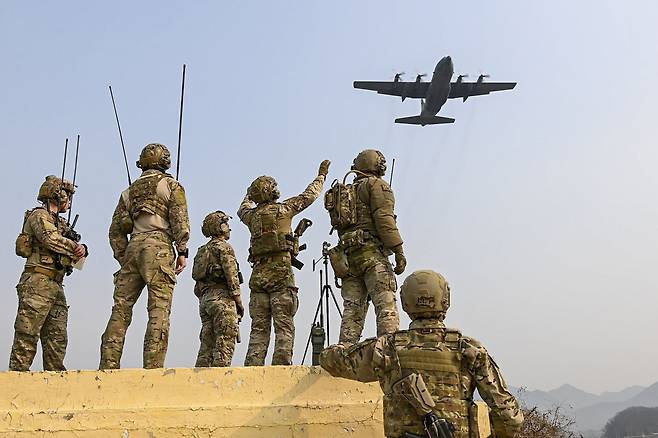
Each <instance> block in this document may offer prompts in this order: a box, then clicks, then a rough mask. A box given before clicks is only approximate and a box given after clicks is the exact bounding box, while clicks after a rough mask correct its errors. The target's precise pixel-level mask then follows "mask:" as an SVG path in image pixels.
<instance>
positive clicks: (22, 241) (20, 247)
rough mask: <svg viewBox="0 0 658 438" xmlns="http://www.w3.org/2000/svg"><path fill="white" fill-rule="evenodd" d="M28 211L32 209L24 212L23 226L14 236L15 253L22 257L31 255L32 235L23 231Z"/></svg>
mask: <svg viewBox="0 0 658 438" xmlns="http://www.w3.org/2000/svg"><path fill="white" fill-rule="evenodd" d="M30 213H32V210H28V211H26V212H25V218H24V219H23V228H21V233H20V234H19V235H18V237H16V255H17V256H19V257H23V258H28V257H29V256H31V255H32V236H30V235H29V234H27V233H26V232H25V224H26V223H27V218H28V216H29V215H30Z"/></svg>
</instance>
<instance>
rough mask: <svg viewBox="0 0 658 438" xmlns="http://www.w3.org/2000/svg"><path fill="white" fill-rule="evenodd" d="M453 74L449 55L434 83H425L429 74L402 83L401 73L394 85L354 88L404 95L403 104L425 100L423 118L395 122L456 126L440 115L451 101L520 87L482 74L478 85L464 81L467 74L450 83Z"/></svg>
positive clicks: (366, 83)
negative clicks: (410, 100)
mask: <svg viewBox="0 0 658 438" xmlns="http://www.w3.org/2000/svg"><path fill="white" fill-rule="evenodd" d="M453 74H454V69H453V66H452V59H451V58H450V57H449V56H446V57H444V58H442V59H441V60H440V61H439V62H438V64H436V68H435V69H434V74H433V75H432V80H431V81H430V82H423V81H422V79H423V77H424V76H425V75H420V74H419V75H417V76H416V80H415V81H414V82H404V81H401V80H400V76H402V75H403V73H397V74H396V75H395V79H394V80H393V82H390V81H389V82H377V81H355V82H354V88H359V89H361V90H371V91H376V92H377V93H378V94H388V95H390V96H400V97H401V98H402V101H403V102H404V99H406V98H407V97H409V98H414V99H421V101H420V108H421V109H420V114H419V115H417V116H411V117H402V118H399V119H395V123H405V124H409V125H422V126H425V125H438V124H443V123H454V121H455V119H451V118H450V117H441V116H437V115H436V113H438V112H439V110H440V109H441V107H442V106H443V104H444V103H446V101H447V100H448V99H454V98H458V97H461V98H462V99H463V100H464V102H466V99H468V98H469V97H471V96H481V95H484V94H489V93H491V92H492V91H501V90H511V89H512V88H514V87H515V86H516V82H484V78H487V77H488V76H487V75H480V76H479V77H478V80H477V81H476V82H464V81H463V78H465V77H466V75H459V76H458V77H457V81H455V82H450V81H451V80H452V75H453Z"/></svg>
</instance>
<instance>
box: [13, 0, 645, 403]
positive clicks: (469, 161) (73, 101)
mask: <svg viewBox="0 0 658 438" xmlns="http://www.w3.org/2000/svg"><path fill="white" fill-rule="evenodd" d="M657 21H658V3H656V2H655V1H650V0H647V1H623V2H622V1H616V2H610V1H601V0H596V1H594V0H592V1H578V2H574V1H566V0H560V1H551V2H528V1H520V0H519V1H497V2H467V3H463V2H461V3H460V2H454V1H453V2H443V1H411V2H400V1H399V0H398V1H381V0H380V1H358V2H355V1H332V2H327V1H304V2H290V1H278V2H265V1H263V2H214V1H203V2H202V1H199V2H163V1H157V2H156V1H142V2H134V1H113V2H89V1H68V2H46V1H38V2H22V1H4V2H2V3H1V4H0V36H1V38H0V49H1V51H2V54H3V56H2V58H3V68H2V69H1V70H0V83H1V84H2V96H1V98H0V131H1V132H2V143H3V157H4V169H5V170H4V173H3V184H4V186H5V189H4V192H5V198H6V201H10V202H5V211H4V214H3V215H2V218H1V219H0V225H1V228H2V230H4V231H3V233H1V234H0V247H2V248H5V251H4V252H3V255H2V256H1V257H2V258H1V261H2V263H1V264H0V273H1V277H2V278H3V281H4V289H5V293H4V294H2V295H0V308H1V309H2V311H1V312H2V313H1V315H0V333H2V334H1V335H0V357H2V356H3V355H4V357H5V359H4V360H5V362H3V364H6V363H7V362H8V357H9V351H10V348H11V342H12V336H13V322H14V318H15V312H16V303H17V300H16V293H15V289H14V286H15V284H16V282H17V280H18V277H19V275H20V272H21V269H22V265H23V262H24V260H22V259H19V258H18V257H16V256H15V255H14V251H13V247H14V239H15V237H16V234H17V233H18V232H19V229H20V226H21V223H22V220H23V212H24V211H25V210H26V209H28V208H31V207H33V206H34V205H35V204H36V201H35V197H36V193H37V190H38V187H39V184H40V183H41V181H42V180H43V177H44V176H45V175H47V174H59V173H60V172H61V167H60V166H61V161H62V149H63V145H64V139H65V137H67V136H68V137H71V138H74V137H75V135H76V134H80V135H81V136H82V145H81V153H80V168H79V172H78V183H79V190H78V193H77V195H76V198H75V212H77V213H80V215H81V218H80V221H79V231H80V232H81V233H82V234H83V237H84V241H85V242H86V243H87V244H88V245H89V248H90V252H91V255H90V257H89V260H88V262H87V265H86V267H85V270H84V271H83V272H77V273H75V275H74V276H71V277H69V278H67V279H66V293H67V299H68V303H69V305H70V313H69V348H68V354H67V358H66V364H67V366H68V367H69V368H71V369H75V368H95V367H97V366H98V360H99V342H100V335H101V333H102V332H103V330H104V328H105V325H106V323H107V319H108V317H109V314H110V309H111V306H112V290H113V286H112V273H113V272H114V271H115V270H117V269H118V265H117V264H116V262H115V261H114V259H113V258H112V254H111V250H110V247H109V244H108V241H107V229H108V226H109V223H110V218H111V215H112V211H113V209H114V207H115V205H116V201H117V198H118V195H119V193H120V192H121V191H122V190H123V189H124V188H125V187H126V175H125V169H124V168H123V166H124V165H123V157H122V155H121V149H120V145H119V139H118V134H117V131H116V125H115V121H114V114H113V112H112V106H111V102H110V98H109V94H108V90H107V86H108V84H112V87H113V89H114V92H115V97H116V99H117V106H118V109H119V116H120V118H121V122H122V128H123V132H124V137H125V140H126V145H127V149H128V155H129V162H130V163H131V172H132V174H133V177H135V176H136V175H137V174H138V173H137V169H136V168H135V167H134V161H135V159H136V158H137V155H138V154H139V151H140V149H141V148H142V147H143V146H144V145H145V144H146V143H148V142H152V141H159V142H163V143H165V144H167V145H169V146H171V147H172V149H174V147H175V143H176V138H177V129H178V126H177V123H178V99H179V92H180V74H181V71H180V69H181V65H182V64H183V63H187V66H188V70H187V85H186V112H185V126H184V132H183V153H182V159H181V163H182V169H181V181H182V183H183V184H184V186H185V187H186V189H187V193H188V200H189V206H190V216H191V219H192V231H193V235H192V240H191V248H193V251H194V249H195V248H197V247H198V246H199V245H200V244H202V243H203V242H204V239H203V237H202V235H201V233H200V224H201V220H202V219H203V217H204V215H205V214H206V213H207V212H209V211H212V210H215V209H223V210H225V211H228V212H231V213H233V215H234V216H235V214H234V213H235V211H236V210H237V208H238V205H239V202H240V200H241V199H242V197H243V194H244V193H245V190H246V187H247V186H248V185H249V183H250V182H251V181H252V180H253V179H254V178H255V177H256V176H258V175H261V174H269V175H272V176H274V177H275V178H277V180H278V181H279V184H280V188H281V192H282V193H283V195H284V196H292V195H295V194H297V193H299V192H300V191H301V190H303V189H304V187H305V186H306V185H307V184H308V182H310V181H311V180H312V178H313V177H314V175H315V174H316V172H317V166H318V163H319V162H320V161H321V160H322V159H324V158H328V159H331V160H332V167H331V173H330V179H333V178H342V176H343V175H344V173H345V172H346V171H347V170H348V169H349V165H350V164H351V161H352V159H353V158H354V156H355V155H356V154H357V153H358V152H359V151H360V150H361V149H364V148H366V147H377V148H379V149H381V150H382V151H383V152H384V153H385V155H386V157H387V158H388V159H389V163H390V161H391V160H392V158H396V168H395V177H394V182H393V188H394V190H395V193H396V197H397V215H398V223H399V226H400V229H401V232H402V236H403V238H404V240H405V249H406V253H407V257H408V260H409V266H408V268H407V269H408V272H407V273H409V272H412V271H413V270H415V269H422V268H431V269H435V270H438V271H440V272H442V273H443V274H444V275H445V276H446V277H447V278H448V280H449V282H450V283H451V287H452V290H453V300H452V308H451V311H450V313H449V315H448V319H447V323H448V325H450V326H455V327H459V328H461V329H462V330H463V331H464V332H465V333H466V334H468V335H470V336H473V337H475V338H478V339H479V340H481V341H482V342H483V343H484V344H485V345H486V346H487V347H488V349H489V350H490V352H491V353H492V354H493V356H494V357H495V358H496V360H497V362H498V363H499V365H500V366H501V368H502V370H503V372H504V374H505V376H506V378H507V380H508V382H509V383H511V384H514V385H517V386H521V385H525V386H527V387H529V388H541V389H549V388H552V387H555V386H558V385H560V384H562V383H565V382H570V383H572V384H574V385H576V386H579V387H582V388H583V389H586V390H591V391H603V390H616V389H620V388H623V387H625V386H628V385H633V384H640V385H648V384H651V383H653V382H655V381H656V380H658V372H657V371H656V363H658V349H657V348H656V345H658V343H657V337H658V335H657V333H658V322H656V309H657V308H658V294H657V293H656V292H657V290H656V280H655V275H656V267H657V266H658V254H657V252H656V249H657V248H658V225H657V224H658V205H657V204H656V202H655V194H656V191H657V190H658V176H657V175H656V172H655V168H656V164H657V163H658V151H657V150H656V146H657V144H656V138H657V134H658V132H657V131H658V123H656V120H655V117H656V110H655V106H656V103H657V102H658V87H656V78H657V77H658V45H657V44H656V41H657V33H656V22H657ZM448 54H449V55H451V56H452V59H453V61H454V63H455V72H456V74H459V73H469V74H471V78H470V79H476V77H477V75H478V74H479V73H481V72H482V73H489V74H490V75H491V80H498V81H518V83H519V84H518V86H517V87H516V89H515V90H513V91H510V92H502V93H497V94H494V95H490V96H485V97H474V98H472V99H469V100H468V101H467V102H466V103H462V102H461V101H457V100H455V101H451V102H449V103H448V104H446V105H445V107H444V108H443V110H442V112H441V114H442V115H444V116H450V117H455V118H456V119H457V120H456V122H455V124H454V125H447V126H428V127H424V128H421V127H417V126H399V125H395V124H394V123H393V119H394V118H395V117H401V116H407V115H415V114H417V113H418V111H419V103H418V101H417V100H413V99H408V100H407V101H405V102H404V103H401V102H400V100H399V99H397V98H394V97H388V96H378V95H376V94H374V93H369V92H366V91H357V90H354V89H353V88H352V81H353V80H387V79H391V78H392V77H393V75H394V73H395V72H396V71H405V72H407V76H406V78H407V79H409V80H413V77H414V76H415V74H416V73H431V70H432V69H433V68H434V65H435V63H436V62H437V60H438V59H439V58H441V57H442V56H445V55H448ZM69 176H70V174H69ZM387 177H388V176H387ZM305 216H307V217H309V218H311V219H312V220H313V221H314V225H313V227H312V228H311V229H310V230H309V232H308V235H307V236H308V237H307V239H306V241H307V242H308V243H309V246H310V249H309V251H307V252H306V253H304V254H303V255H302V259H303V260H304V261H305V262H306V263H307V267H306V268H305V269H304V270H303V271H302V272H301V273H299V274H298V275H297V279H298V283H299V286H300V309H299V312H298V314H297V317H296V324H297V337H296V348H295V362H296V363H299V361H300V360H301V356H302V353H303V348H304V344H305V343H306V338H307V335H308V330H309V326H310V323H311V320H312V316H313V312H314V310H315V306H316V304H317V297H318V285H317V284H318V277H317V273H314V272H312V271H311V269H310V264H311V260H312V258H313V257H317V256H318V255H319V253H320V249H321V244H322V241H323V240H328V241H330V242H332V243H333V242H335V236H329V235H328V230H329V221H328V216H327V214H326V212H325V211H324V209H323V207H322V203H321V201H318V202H316V203H315V204H314V205H313V206H312V207H311V208H309V209H308V210H307V212H305ZM232 228H233V238H232V239H231V242H232V243H233V245H234V246H235V248H236V252H237V254H238V256H239V258H240V260H241V262H242V267H243V271H244V273H245V278H248V277H249V272H250V270H249V267H248V264H247V263H246V256H247V247H248V231H247V229H246V228H245V227H244V226H243V225H242V224H241V223H239V221H238V220H237V218H236V219H234V221H233V223H232ZM190 271H191V270H190V269H188V270H186V271H185V272H184V273H183V274H182V275H181V276H180V277H179V279H180V281H179V285H178V287H177V288H176V291H175V294H174V302H173V310H172V325H171V336H170V342H169V353H168V355H167V361H166V365H167V366H172V367H174V366H175V367H182V366H192V365H193V364H194V361H195V358H196V353H197V349H198V331H199V327H200V320H199V316H198V304H197V299H196V297H194V295H193V293H192V280H191V277H190ZM405 274H406V273H405ZM403 278H404V276H401V277H399V283H401V282H402V280H403ZM242 293H243V297H244V299H245V302H246V301H247V300H248V293H249V289H248V287H246V285H245V287H244V288H243V290H242ZM336 293H337V294H338V293H339V290H336ZM145 295H146V294H143V296H142V298H141V299H140V301H139V302H138V303H137V305H136V307H135V318H134V321H133V324H132V326H131V327H130V329H129V331H128V338H127V341H126V346H125V352H124V356H123V362H122V365H123V366H124V367H138V366H141V355H142V353H141V351H142V339H143V335H144V329H145V320H146V300H145V298H144V296H145ZM369 318H370V319H369V324H368V327H367V329H366V333H365V335H367V336H372V335H374V324H373V321H372V319H373V318H372V310H371V312H370V314H369ZM249 323H250V321H249V319H248V318H245V321H243V324H242V328H241V330H242V339H243V342H242V344H241V345H239V346H238V348H237V350H236V354H235V358H234V364H242V362H243V360H244V355H245V351H246V345H247V339H248V327H249ZM407 323H408V319H407V318H406V317H404V318H403V325H406V324H407ZM337 326H338V321H337V320H334V321H333V327H337ZM335 335H336V331H335V330H334V333H333V334H332V340H333V341H335ZM39 356H40V353H39ZM268 360H269V357H268ZM40 366H41V362H40V359H39V360H38V361H37V362H35V365H34V366H33V369H39V367H40ZM5 367H6V365H3V366H2V368H3V369H6V368H5Z"/></svg>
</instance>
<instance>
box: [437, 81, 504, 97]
mask: <svg viewBox="0 0 658 438" xmlns="http://www.w3.org/2000/svg"><path fill="white" fill-rule="evenodd" d="M514 87H516V82H453V83H451V84H450V95H449V96H448V98H449V99H455V98H459V97H461V98H468V97H470V96H482V95H484V94H489V93H491V92H493V91H503V90H511V89H512V88H514Z"/></svg>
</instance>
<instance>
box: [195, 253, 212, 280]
mask: <svg viewBox="0 0 658 438" xmlns="http://www.w3.org/2000/svg"><path fill="white" fill-rule="evenodd" d="M211 258H212V255H211V254H210V248H209V245H208V244H206V245H203V246H201V247H200V248H199V250H198V251H197V253H196V255H195V256H194V264H193V265H192V278H193V279H194V281H203V280H205V279H206V277H208V274H209V271H210V264H211Z"/></svg>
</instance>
